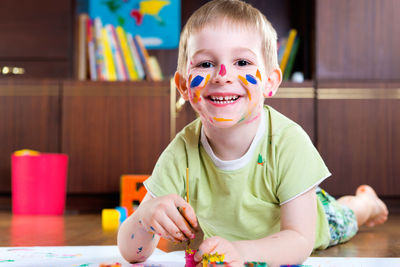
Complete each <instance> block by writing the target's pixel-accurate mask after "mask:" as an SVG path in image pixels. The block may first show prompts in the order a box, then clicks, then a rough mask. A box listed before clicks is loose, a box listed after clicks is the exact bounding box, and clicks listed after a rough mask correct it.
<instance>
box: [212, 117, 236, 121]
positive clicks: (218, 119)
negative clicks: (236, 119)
mask: <svg viewBox="0 0 400 267" xmlns="http://www.w3.org/2000/svg"><path fill="white" fill-rule="evenodd" d="M214 120H215V121H232V119H225V118H217V117H214Z"/></svg>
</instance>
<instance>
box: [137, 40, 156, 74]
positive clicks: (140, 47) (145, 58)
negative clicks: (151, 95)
mask: <svg viewBox="0 0 400 267" xmlns="http://www.w3.org/2000/svg"><path fill="white" fill-rule="evenodd" d="M133 40H134V42H135V45H136V49H137V51H138V54H139V57H140V61H141V62H142V66H143V70H144V72H145V76H146V80H147V81H154V77H153V75H152V73H151V69H150V66H149V54H148V53H147V50H146V48H145V47H144V44H143V41H142V38H141V37H140V36H139V35H136V36H135V38H134V39H133Z"/></svg>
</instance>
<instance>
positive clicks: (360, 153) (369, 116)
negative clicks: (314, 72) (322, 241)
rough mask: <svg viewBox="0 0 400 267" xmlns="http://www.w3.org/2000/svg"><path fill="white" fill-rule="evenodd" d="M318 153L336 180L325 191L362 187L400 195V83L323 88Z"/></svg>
mask: <svg viewBox="0 0 400 267" xmlns="http://www.w3.org/2000/svg"><path fill="white" fill-rule="evenodd" d="M317 114H318V121H317V125H318V148H319V151H320V152H321V154H322V156H323V158H324V160H325V162H326V164H327V166H328V168H329V169H330V171H331V172H332V174H333V175H332V177H331V178H329V179H327V180H326V182H324V187H326V189H327V190H329V192H330V193H332V194H334V195H344V194H353V193H354V191H355V189H356V188H357V186H358V185H360V184H370V185H372V186H373V187H374V188H375V189H376V191H377V193H378V194H380V195H381V196H385V197H388V196H399V192H400V191H399V189H400V182H399V179H398V177H399V175H400V165H399V162H400V151H399V148H400V83H397V84H396V83H391V84H387V83H369V84H368V85H366V84H364V83H354V82H353V83H321V84H320V87H319V88H318V109H317Z"/></svg>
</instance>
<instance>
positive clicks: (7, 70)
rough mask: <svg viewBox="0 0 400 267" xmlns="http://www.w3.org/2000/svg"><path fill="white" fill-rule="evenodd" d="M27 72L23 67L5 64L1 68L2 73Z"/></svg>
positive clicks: (0, 72)
mask: <svg viewBox="0 0 400 267" xmlns="http://www.w3.org/2000/svg"><path fill="white" fill-rule="evenodd" d="M24 73H25V69H24V68H21V67H9V66H4V67H2V68H1V69H0V74H2V75H22V74H24Z"/></svg>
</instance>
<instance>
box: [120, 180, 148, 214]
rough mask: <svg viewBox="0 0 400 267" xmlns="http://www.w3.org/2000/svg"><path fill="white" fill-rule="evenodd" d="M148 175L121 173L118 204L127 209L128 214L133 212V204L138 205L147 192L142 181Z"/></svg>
mask: <svg viewBox="0 0 400 267" xmlns="http://www.w3.org/2000/svg"><path fill="white" fill-rule="evenodd" d="M149 176H150V175H139V174H138V175H136V174H129V175H122V176H121V198H120V206H122V207H125V208H126V209H127V210H128V216H129V215H131V214H132V213H133V212H134V206H138V205H139V204H140V202H141V201H142V199H143V198H144V196H145V195H146V193H147V190H146V188H145V187H144V185H143V182H144V181H145V180H146V179H147V178H148V177H149Z"/></svg>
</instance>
